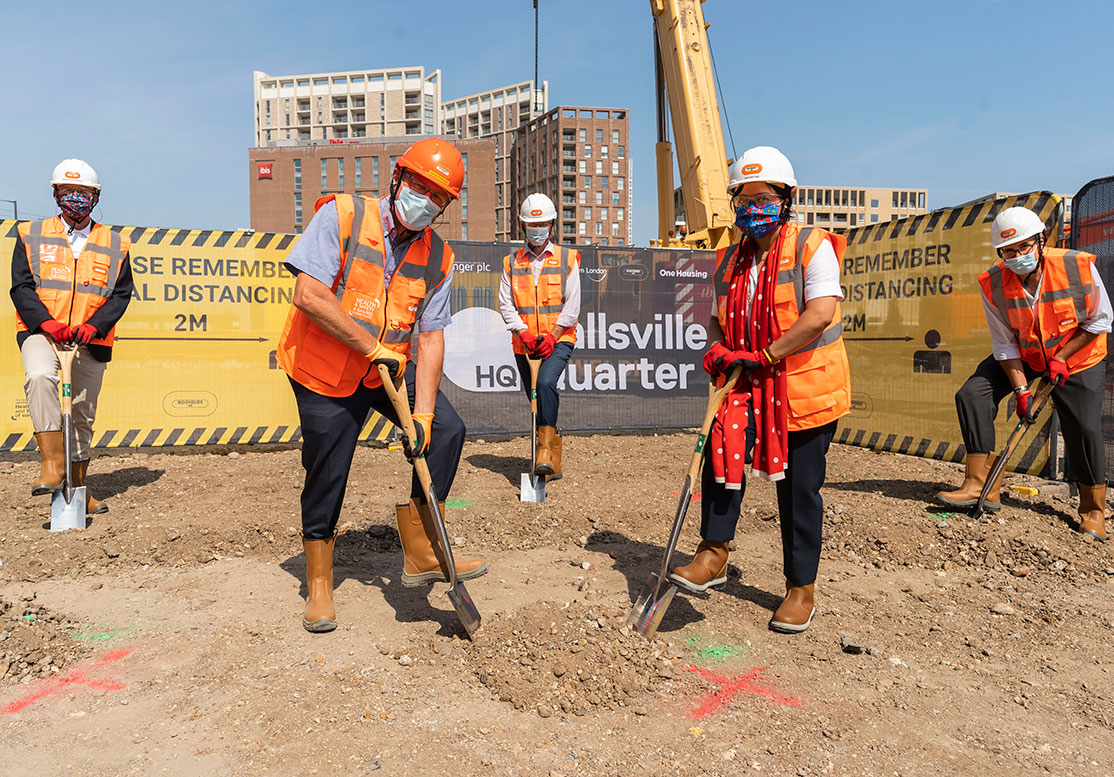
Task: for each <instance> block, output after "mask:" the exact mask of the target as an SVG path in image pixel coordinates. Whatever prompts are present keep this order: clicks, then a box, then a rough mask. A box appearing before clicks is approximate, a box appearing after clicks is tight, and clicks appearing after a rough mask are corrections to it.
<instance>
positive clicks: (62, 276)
mask: <svg viewBox="0 0 1114 777" xmlns="http://www.w3.org/2000/svg"><path fill="white" fill-rule="evenodd" d="M46 277H47V280H51V281H68V280H69V279H70V268H69V267H66V266H64V265H57V264H56V265H54V266H53V267H50V268H48V269H47V274H46Z"/></svg>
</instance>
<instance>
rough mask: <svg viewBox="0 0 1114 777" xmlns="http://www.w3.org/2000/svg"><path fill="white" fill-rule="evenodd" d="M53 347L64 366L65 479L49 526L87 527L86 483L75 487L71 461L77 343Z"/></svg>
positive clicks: (54, 500)
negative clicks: (74, 359)
mask: <svg viewBox="0 0 1114 777" xmlns="http://www.w3.org/2000/svg"><path fill="white" fill-rule="evenodd" d="M51 347H53V348H54V353H55V354H56V355H57V356H58V364H59V366H60V367H61V370H62V439H63V440H64V441H65V443H64V445H65V455H66V480H65V481H64V482H63V483H62V488H60V489H59V490H57V491H55V492H54V497H53V498H52V499H51V502H50V530H51V531H65V530H66V529H84V528H85V486H79V487H78V488H73V486H72V483H73V474H72V468H73V464H72V462H71V461H70V435H71V433H72V430H73V419H72V418H71V416H72V414H73V396H72V395H73V387H72V385H71V382H70V373H71V371H72V367H73V357H74V355H75V354H76V353H77V347H76V346H75V347H72V348H59V347H58V345H57V344H56V343H54V341H53V340H52V341H51Z"/></svg>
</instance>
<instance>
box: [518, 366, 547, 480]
mask: <svg viewBox="0 0 1114 777" xmlns="http://www.w3.org/2000/svg"><path fill="white" fill-rule="evenodd" d="M526 361H527V362H528V363H529V364H530V471H529V472H523V473H522V479H521V482H520V484H519V494H518V501H520V502H544V501H545V475H535V474H534V471H535V470H536V469H537V468H538V370H540V369H541V366H542V360H541V359H534V358H531V357H529V356H527V357H526Z"/></svg>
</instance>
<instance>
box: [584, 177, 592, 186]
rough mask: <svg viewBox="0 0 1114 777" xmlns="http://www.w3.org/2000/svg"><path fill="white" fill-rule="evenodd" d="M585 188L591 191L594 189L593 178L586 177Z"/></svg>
mask: <svg viewBox="0 0 1114 777" xmlns="http://www.w3.org/2000/svg"><path fill="white" fill-rule="evenodd" d="M584 188H585V189H591V188H592V176H590V175H586V176H584Z"/></svg>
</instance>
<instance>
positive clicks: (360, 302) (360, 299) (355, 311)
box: [348, 294, 380, 323]
mask: <svg viewBox="0 0 1114 777" xmlns="http://www.w3.org/2000/svg"><path fill="white" fill-rule="evenodd" d="M352 297H353V299H352V309H351V310H349V311H348V315H350V316H352V317H354V318H358V319H361V320H362V321H368V322H370V323H375V322H374V320H373V319H372V316H374V315H375V312H376V311H377V310H379V305H380V303H379V300H377V299H376V298H374V297H371V296H368V295H367V294H353V295H352Z"/></svg>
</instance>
